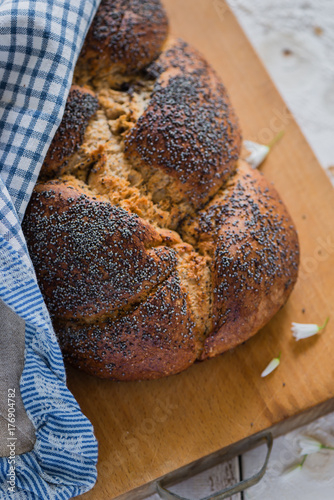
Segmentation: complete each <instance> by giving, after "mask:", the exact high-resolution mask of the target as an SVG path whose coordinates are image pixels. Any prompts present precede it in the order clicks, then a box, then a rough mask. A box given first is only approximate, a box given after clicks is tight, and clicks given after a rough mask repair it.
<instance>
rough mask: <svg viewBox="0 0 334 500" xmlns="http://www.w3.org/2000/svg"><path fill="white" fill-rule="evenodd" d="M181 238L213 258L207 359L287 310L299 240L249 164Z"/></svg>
mask: <svg viewBox="0 0 334 500" xmlns="http://www.w3.org/2000/svg"><path fill="white" fill-rule="evenodd" d="M183 232H184V235H186V234H188V235H190V239H192V241H196V247H197V248H198V250H199V251H200V252H201V253H207V254H209V255H211V257H212V265H211V267H212V287H213V294H212V295H213V297H212V299H213V307H212V317H213V329H212V331H211V333H210V335H209V336H208V337H207V338H206V340H205V343H204V350H203V354H202V356H201V358H202V359H205V358H208V357H212V356H216V355H217V354H220V353H222V352H224V351H226V350H228V349H231V348H232V347H235V346H236V345H238V344H240V343H241V342H243V341H245V340H247V339H248V338H250V337H251V336H252V335H254V334H255V333H256V332H257V331H258V330H260V328H262V327H263V326H264V325H265V324H266V323H267V322H268V321H269V320H270V318H272V316H273V315H274V314H275V313H276V312H277V311H278V310H279V309H280V308H281V307H282V306H283V305H284V303H285V302H286V300H287V298H288V296H289V295H290V293H291V291H292V288H293V286H294V284H295V282H296V279H297V273H298V263H299V245H298V238H297V234H296V231H295V228H294V226H293V222H292V220H291V217H290V215H289V214H288V212H287V210H286V208H285V206H284V205H283V203H282V201H281V200H280V198H279V196H278V194H277V192H276V190H275V189H274V188H273V186H272V185H270V184H269V183H268V181H267V180H266V179H265V177H264V176H263V175H262V174H260V173H259V172H258V171H256V170H253V169H252V168H251V167H250V166H249V165H248V164H247V163H245V162H240V165H239V168H238V170H237V173H236V175H235V176H234V178H232V179H231V181H230V185H229V186H228V187H227V188H226V190H224V191H222V192H220V193H218V194H217V195H216V196H215V197H214V198H213V200H212V201H211V202H210V203H209V204H208V205H207V207H206V208H205V209H204V210H203V211H201V212H200V213H199V214H198V217H197V218H196V220H193V221H190V220H189V221H186V222H185V223H184V226H183Z"/></svg>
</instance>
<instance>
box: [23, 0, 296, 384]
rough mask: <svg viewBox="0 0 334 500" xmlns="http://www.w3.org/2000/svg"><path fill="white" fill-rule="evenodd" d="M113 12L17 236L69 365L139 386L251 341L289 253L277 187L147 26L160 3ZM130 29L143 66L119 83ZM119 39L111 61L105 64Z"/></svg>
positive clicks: (182, 61)
mask: <svg viewBox="0 0 334 500" xmlns="http://www.w3.org/2000/svg"><path fill="white" fill-rule="evenodd" d="M125 4H126V5H127V8H128V11H127V12H126V13H124V8H125ZM139 4H140V5H141V7H142V8H144V7H145V8H144V10H145V15H146V14H147V13H148V12H151V10H150V9H152V8H153V10H154V9H156V12H155V17H154V16H153V18H152V22H151V24H149V25H147V26H145V25H144V24H143V25H141V27H139V24H138V22H139V21H138V18H136V16H135V17H132V16H133V14H134V13H136V12H137V11H138V8H139ZM111 5H112V3H111V2H110V0H103V1H102V3H101V7H100V11H99V12H98V15H97V19H96V20H95V24H94V23H93V26H92V28H91V30H90V34H89V36H88V38H87V40H86V44H85V46H84V49H83V51H82V54H81V57H80V60H79V62H78V65H77V68H76V72H75V77H74V83H75V84H76V86H75V87H73V88H72V90H71V92H70V95H69V99H68V106H67V110H65V115H64V117H65V118H64V123H63V124H62V128H60V132H59V134H58V135H57V134H56V137H55V140H54V141H53V143H52V144H51V146H50V149H49V152H48V156H47V161H46V163H45V164H44V166H43V167H42V170H41V174H40V182H39V184H38V185H37V186H36V188H35V191H34V193H33V196H32V199H31V202H30V204H29V206H28V209H27V213H26V217H25V220H24V223H23V228H24V232H25V235H26V238H27V242H28V246H29V250H30V253H31V257H32V260H33V263H34V265H35V269H36V273H37V277H38V280H39V283H40V286H41V289H42V292H43V295H44V297H45V300H46V302H47V305H48V307H49V310H50V312H51V315H52V318H53V320H54V324H55V328H56V331H57V334H58V336H59V339H60V343H61V346H62V349H63V352H64V355H65V358H66V359H68V360H69V361H70V362H71V363H72V364H74V365H75V366H77V367H79V368H81V369H83V370H86V371H88V372H89V373H92V374H94V375H97V376H99V377H107V378H111V379H115V380H136V379H150V378H157V377H161V376H165V375H169V374H172V373H178V372H179V371H181V370H184V369H185V368H187V367H188V366H190V365H191V364H192V363H194V362H195V360H196V359H205V358H208V357H212V356H215V355H217V354H219V353H221V352H224V351H225V350H227V349H230V348H232V347H234V346H236V345H238V344H239V343H241V342H243V341H244V340H246V339H247V338H249V337H251V336H252V335H253V334H254V333H256V331H258V330H259V329H260V328H261V327H262V326H263V325H264V324H265V323H266V322H267V321H269V319H270V318H271V317H272V316H273V315H274V314H275V312H276V311H277V310H278V309H279V308H280V307H281V306H282V305H283V304H284V302H285V301H286V300H287V297H288V296H289V294H290V292H291V290H292V288H293V285H294V283H295V281H296V278H297V269H298V259H299V249H298V240H297V236H296V232H295V229H294V227H293V224H292V221H291V219H290V216H289V214H288V213H287V211H286V209H285V207H284V205H283V204H282V202H281V201H280V199H279V197H278V195H277V193H276V191H275V190H274V189H273V188H272V186H270V185H269V183H268V182H267V181H266V180H265V179H264V177H263V176H262V175H261V174H259V173H258V172H255V171H253V170H252V169H251V168H250V167H249V166H248V165H247V164H245V163H243V162H240V161H238V157H239V153H240V146H241V133H240V130H239V126H238V122H237V119H236V116H235V113H234V110H233V108H232V106H231V104H230V101H229V98H228V96H227V93H226V91H225V88H224V87H223V85H222V83H221V82H220V80H219V78H218V77H217V75H216V74H215V72H214V71H213V70H212V68H211V67H210V66H209V65H208V64H207V62H206V61H205V60H204V59H203V58H202V56H201V55H200V54H198V52H197V51H196V50H194V49H192V48H191V47H190V46H189V45H188V44H186V43H185V42H183V41H181V40H173V39H172V38H169V39H166V33H167V31H166V29H165V28H164V27H163V26H162V27H161V28H154V23H155V22H156V21H157V20H159V19H160V20H161V19H164V16H165V14H164V12H163V11H162V10H159V8H160V7H159V5H160V4H159V1H158V0H154V1H150V0H143V2H138V0H117V2H114V4H113V5H114V8H115V9H116V11H115V12H116V17H115V19H114V20H113V19H112V18H110V15H111V13H112V9H111V10H110V6H111ZM143 6H144V7H143ZM105 9H106V10H105ZM117 9H118V10H117ZM122 9H123V11H122ZM103 12H107V14H106V17H105V21H103V19H104V18H103V16H104V14H103ZM137 13H138V12H137ZM143 15H144V14H143ZM145 15H144V17H145ZM108 16H109V17H108ZM125 19H126V22H124V20H125ZM103 23H104V24H103ZM113 23H114V24H113ZM104 25H105V26H107V27H108V29H109V30H111V32H110V33H111V35H110V36H111V37H110V38H108V36H106V32H104V31H103V26H104ZM121 26H122V28H120V27H121ZM166 26H167V25H166ZM133 27H135V28H136V30H137V29H138V30H139V31H136V36H139V35H140V32H141V33H142V35H140V36H142V37H143V38H142V41H140V36H139V39H138V50H139V49H140V51H141V57H142V59H141V60H140V61H139V62H138V64H137V65H136V64H135V61H134V60H133V63H134V66H133V67H131V68H130V69H131V70H130V71H128V72H127V73H126V72H125V66H126V64H125V60H126V57H128V56H129V54H128V55H126V54H125V53H126V51H127V48H128V45H126V43H128V42H129V40H133V37H132V35H131V36H130V34H129V33H127V32H126V30H129V29H132V28H133ZM113 29H114V35H115V36H114V35H113V34H112V30H113ZM122 30H123V31H122ZM140 30H142V31H140ZM154 31H155V36H156V37H157V38H156V40H155V42H156V45H155V46H154V47H151V48H152V50H151V51H147V50H146V49H145V46H147V45H145V44H147V43H148V40H149V38H150V37H152V36H153V35H152V33H153V32H154ZM121 32H122V35H119V34H120V33H121ZM118 35H119V36H121V38H122V37H124V39H123V42H124V40H125V41H126V40H127V42H126V43H125V42H124V43H125V45H124V46H123V49H124V51H125V52H124V54H123V55H124V57H123V60H116V59H115V58H114V59H113V57H114V56H113V54H112V53H109V52H108V51H109V49H111V47H112V45H113V44H114V48H115V47H116V46H117V43H123V42H122V41H121V40H118V41H117V40H116V39H117V37H118ZM115 37H116V38H115ZM131 37H132V38H131ZM94 38H95V41H97V42H99V43H98V44H97V46H96V47H97V48H94V43H95V42H94V43H93V40H94ZM111 40H113V42H112V43H111ZM142 42H143V43H142ZM110 43H111V45H110ZM108 44H109V45H108ZM115 44H116V45H115ZM123 49H122V50H123ZM96 50H97V51H99V52H100V53H101V54H102V57H101V60H96V58H95V59H94V53H96ZM111 50H112V49H111ZM159 52H160V54H159ZM129 57H130V56H129ZM108 58H109V59H108ZM110 58H111V59H110ZM107 60H108V61H109V62H108V64H107V63H106V61H107ZM108 65H109V66H108ZM130 66H131V65H130ZM83 83H84V84H85V85H86V87H81V88H80V87H79V86H78V85H81V84H83ZM97 103H98V109H97ZM94 113H95V114H94ZM71 120H72V121H73V123H72V122H71ZM72 130H75V131H77V133H76V135H74V136H73V137H72V136H71V131H72ZM66 134H67V135H66ZM63 137H65V138H67V139H66V141H65V145H64V150H63V151H62V144H61V142H62V138H63ZM71 137H72V139H73V141H72V143H71ZM52 160H54V161H52ZM50 178H51V179H53V180H50Z"/></svg>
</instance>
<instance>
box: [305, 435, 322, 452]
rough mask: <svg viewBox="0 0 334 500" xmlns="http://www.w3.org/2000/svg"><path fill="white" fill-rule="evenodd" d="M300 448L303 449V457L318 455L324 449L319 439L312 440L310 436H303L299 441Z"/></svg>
mask: <svg viewBox="0 0 334 500" xmlns="http://www.w3.org/2000/svg"><path fill="white" fill-rule="evenodd" d="M299 446H300V448H301V454H302V455H311V454H312V453H317V452H318V451H320V450H321V448H322V447H323V444H322V443H320V441H318V440H317V439H314V438H311V437H309V436H302V437H301V438H300V439H299Z"/></svg>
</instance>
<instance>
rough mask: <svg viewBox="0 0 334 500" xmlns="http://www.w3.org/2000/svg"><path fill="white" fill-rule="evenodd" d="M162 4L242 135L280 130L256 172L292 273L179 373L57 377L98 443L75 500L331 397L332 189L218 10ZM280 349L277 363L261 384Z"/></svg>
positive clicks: (261, 137)
mask: <svg viewBox="0 0 334 500" xmlns="http://www.w3.org/2000/svg"><path fill="white" fill-rule="evenodd" d="M164 3H165V5H166V8H167V10H168V13H169V16H170V19H171V26H172V31H173V33H174V34H176V35H178V36H182V37H183V38H184V39H186V40H187V41H188V42H190V43H192V44H193V45H195V46H196V47H197V48H198V49H200V51H201V52H202V53H203V54H204V55H205V56H206V58H207V59H208V60H209V62H210V63H211V64H212V66H213V67H214V68H215V69H216V71H217V72H218V73H219V74H220V76H221V77H222V79H223V82H224V83H225V85H226V87H227V88H228V90H229V93H230V96H231V99H232V102H233V104H234V106H235V108H236V111H237V113H238V115H239V117H240V121H241V125H242V129H243V135H244V137H245V138H247V139H253V140H257V141H262V142H269V141H270V140H271V139H272V138H273V137H274V136H275V135H276V134H277V132H279V131H280V130H284V131H285V134H284V136H283V138H282V139H281V141H280V142H279V143H278V144H277V145H276V146H274V148H273V150H272V152H271V154H270V156H269V157H268V159H267V160H266V162H265V164H264V165H263V168H262V170H263V172H264V173H265V175H266V176H267V177H268V178H269V179H270V180H271V181H273V182H274V183H275V185H276V187H277V189H278V191H279V192H280V194H281V196H282V198H283V200H284V201H285V203H286V205H287V206H288V208H289V211H290V213H291V215H292V217H293V219H294V221H295V224H296V226H297V229H298V233H299V238H300V244H301V269H300V277H299V280H298V283H297V285H296V288H295V290H294V292H293V293H292V296H291V298H290V300H289V301H288V303H287V304H286V306H285V307H284V308H283V309H282V310H281V311H280V312H279V313H278V314H277V315H276V316H275V318H274V319H273V320H272V321H271V322H270V323H269V324H268V325H267V326H266V327H265V328H264V329H263V330H262V331H261V332H259V333H258V334H257V335H256V336H255V337H254V338H252V339H251V340H249V341H248V342H247V343H246V344H244V345H242V346H240V347H238V348H236V349H235V350H233V351H232V352H228V353H227V354H224V355H222V356H220V357H219V358H216V359H213V360H210V361H206V362H203V363H198V364H196V365H194V366H193V367H191V368H190V369H189V370H188V371H186V372H184V373H182V374H180V375H177V376H173V377H170V378H167V379H163V380H159V381H150V382H134V383H115V382H108V381H102V380H98V379H95V378H93V377H90V376H88V375H85V374H83V373H80V372H78V371H75V370H73V369H69V370H68V381H69V387H70V389H71V390H72V392H73V393H74V395H75V397H76V398H77V400H78V401H79V403H80V405H81V408H82V410H83V412H84V413H85V414H86V415H87V417H88V418H89V419H90V420H91V421H92V423H93V425H94V427H95V432H96V436H97V439H98V441H99V464H98V481H97V485H96V486H95V488H94V489H93V490H92V491H91V492H89V493H87V494H85V495H83V496H82V498H83V499H85V500H91V499H99V500H100V499H101V500H111V499H114V498H116V497H118V496H120V495H123V494H126V493H127V492H129V491H131V490H133V489H134V488H138V487H141V486H142V485H144V484H146V483H148V482H150V481H153V480H155V479H157V478H159V477H161V476H164V475H165V474H167V473H170V472H171V471H174V470H176V469H179V468H180V467H183V466H185V465H186V464H189V463H190V462H193V461H195V460H198V459H200V458H202V457H205V456H206V455H209V454H211V453H214V452H216V451H217V450H219V449H221V448H224V447H226V446H229V445H231V444H233V443H235V442H238V441H240V440H241V439H245V438H247V437H248V436H250V435H252V434H254V433H257V432H260V431H262V430H264V429H266V428H268V427H270V426H272V425H274V424H277V423H279V422H282V421H284V420H285V419H288V418H289V417H292V416H294V415H297V414H300V412H303V411H306V410H310V409H312V408H313V407H314V406H316V405H318V404H320V403H323V402H325V401H327V400H328V399H330V398H332V397H333V396H334V384H333V380H334V363H333V354H334V338H333V330H334V328H333V325H334V314H333V312H334V311H333V309H334V286H333V283H334V196H333V188H332V186H331V184H330V182H329V180H328V178H327V176H326V174H325V173H324V171H323V170H322V169H321V167H320V166H319V164H318V162H317V160H316V158H315V156H314V154H313V153H312V151H311V149H310V147H309V146H308V144H307V142H306V141H305V139H304V137H303V135H302V134H301V132H300V130H299V128H298V126H297V125H296V123H295V121H294V119H293V117H292V116H291V114H290V113H289V110H287V108H286V105H285V104H284V102H283V101H282V99H281V97H280V96H279V94H278V92H277V90H276V89H275V87H274V85H273V83H272V82H271V80H270V78H269V76H268V74H267V73H266V71H265V70H264V68H263V66H262V65H261V63H260V62H259V59H258V57H257V55H256V54H255V52H254V50H253V49H252V47H251V45H250V43H249V42H248V40H247V38H246V37H245V35H244V34H243V32H242V30H241V28H240V26H239V25H238V23H237V21H236V20H235V18H234V16H233V15H232V13H231V12H230V10H229V9H228V8H227V7H226V5H225V3H224V2H223V1H222V0H213V1H209V0H183V1H182V2H180V1H177V0H165V2H164ZM327 316H330V318H331V319H330V321H329V323H328V326H327V328H326V330H325V331H324V332H323V333H322V334H321V335H319V336H317V337H315V338H311V339H309V340H304V341H301V342H298V343H297V342H295V341H294V340H293V338H292V335H291V331H290V328H291V322H292V321H296V322H306V323H318V324H320V323H322V322H323V321H324V320H325V318H326V317H327ZM280 351H281V352H282V356H281V365H280V367H279V368H278V369H277V370H276V372H274V373H273V374H272V375H270V376H269V377H267V378H265V379H261V377H260V374H261V372H262V370H263V369H264V368H265V366H266V365H267V364H268V362H269V361H270V360H271V359H272V358H273V357H276V356H277V355H278V353H279V352H280ZM131 498H133V499H134V498H135V496H133V497H131Z"/></svg>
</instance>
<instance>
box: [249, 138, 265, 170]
mask: <svg viewBox="0 0 334 500" xmlns="http://www.w3.org/2000/svg"><path fill="white" fill-rule="evenodd" d="M244 146H245V148H246V149H247V150H248V151H249V152H250V155H249V156H247V158H246V161H247V162H248V163H249V164H250V165H251V167H253V168H257V167H259V166H260V165H261V163H262V162H263V161H264V160H265V158H266V156H267V155H268V153H269V151H270V147H269V146H265V145H264V144H258V143H257V142H253V141H244Z"/></svg>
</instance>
